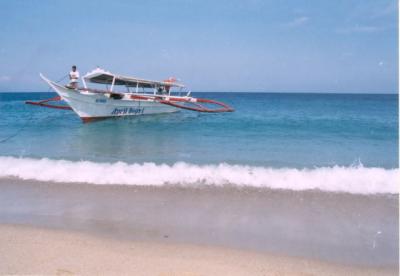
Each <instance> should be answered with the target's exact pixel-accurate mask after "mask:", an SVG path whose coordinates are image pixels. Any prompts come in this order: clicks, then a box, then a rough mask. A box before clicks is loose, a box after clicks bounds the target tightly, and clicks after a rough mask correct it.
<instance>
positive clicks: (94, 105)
mask: <svg viewBox="0 0 400 276" xmlns="http://www.w3.org/2000/svg"><path fill="white" fill-rule="evenodd" d="M42 78H43V79H44V80H45V81H46V82H47V83H48V84H49V85H50V86H51V87H52V88H53V89H54V91H56V92H57V94H58V95H59V96H60V97H61V98H62V99H63V100H64V101H65V102H67V104H68V105H69V106H70V107H71V108H72V110H73V111H74V112H75V113H76V114H78V116H79V117H80V118H81V119H82V120H83V121H84V122H89V121H93V120H98V119H104V118H109V117H123V116H138V115H146V114H160V113H172V112H177V111H178V110H179V109H177V108H176V107H172V106H168V105H165V104H162V103H159V102H155V101H148V100H132V99H131V98H129V97H127V96H125V97H124V98H122V99H113V98H110V97H109V95H106V94H99V93H92V92H86V91H83V92H82V91H79V90H75V89H71V88H67V87H64V86H62V85H59V84H56V83H54V82H52V81H50V80H48V79H46V78H45V77H43V76H42Z"/></svg>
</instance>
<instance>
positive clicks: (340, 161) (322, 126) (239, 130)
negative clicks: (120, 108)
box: [0, 93, 400, 194]
mask: <svg viewBox="0 0 400 276" xmlns="http://www.w3.org/2000/svg"><path fill="white" fill-rule="evenodd" d="M53 96H55V94H54V93H0V141H1V142H0V177H10V176H12V177H18V178H22V179H33V180H44V181H55V182H87V183H93V184H127V185H166V184H181V185H225V184H231V185H239V186H254V187H267V188H272V189H289V190H309V189H319V190H322V191H330V192H332V191H333V192H348V193H360V194H374V193H397V192H398V185H397V184H398V179H399V178H400V173H399V169H398V161H399V160H398V158H399V152H398V139H399V137H398V95H396V94H380V95H377V94H376V95H373V94H314V93H309V94H307V93H302V94H296V93H193V96H195V97H202V98H210V99H214V100H218V101H222V102H225V103H227V104H229V105H230V106H232V107H233V108H234V109H235V112H233V113H218V114H205V113H196V112H192V111H183V110H182V111H180V112H177V113H173V114H159V115H144V116H136V117H130V118H120V119H108V120H104V121H98V122H94V123H88V124H83V123H82V122H81V121H80V119H79V117H78V116H77V115H76V114H75V113H74V112H72V111H66V110H55V109H49V108H40V107H37V106H32V105H26V104H24V101H25V100H40V99H46V98H49V97H53Z"/></svg>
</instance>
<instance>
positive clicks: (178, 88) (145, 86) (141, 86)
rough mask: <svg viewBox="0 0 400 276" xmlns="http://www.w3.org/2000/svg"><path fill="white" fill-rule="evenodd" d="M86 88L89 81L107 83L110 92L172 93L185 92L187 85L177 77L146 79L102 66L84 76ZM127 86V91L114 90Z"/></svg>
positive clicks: (83, 80)
mask: <svg viewBox="0 0 400 276" xmlns="http://www.w3.org/2000/svg"><path fill="white" fill-rule="evenodd" d="M82 82H83V86H84V88H86V89H87V88H88V87H87V84H88V83H93V84H102V85H106V87H107V91H109V92H110V93H113V92H114V93H136V94H141V93H143V94H152V95H171V93H173V92H177V93H179V94H180V93H182V92H184V91H183V90H184V88H185V85H183V84H181V83H178V82H177V80H176V79H175V78H169V79H167V80H164V81H153V80H145V79H140V78H136V77H127V76H121V75H116V74H113V73H111V72H109V71H106V70H103V69H101V68H96V69H94V70H93V71H91V72H88V73H87V74H86V75H84V76H83V77H82ZM116 85H117V86H125V88H126V92H123V91H118V92H117V91H114V88H115V86H116Z"/></svg>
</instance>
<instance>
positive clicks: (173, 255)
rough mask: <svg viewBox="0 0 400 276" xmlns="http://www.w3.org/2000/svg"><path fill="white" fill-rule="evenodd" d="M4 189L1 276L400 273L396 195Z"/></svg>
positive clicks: (13, 184)
mask: <svg viewBox="0 0 400 276" xmlns="http://www.w3.org/2000/svg"><path fill="white" fill-rule="evenodd" d="M0 189H1V191H2V193H1V194H0V225H1V226H0V250H1V252H0V274H121V273H129V274H135V275H221V274H222V273H224V274H228V275H350V274H351V275H397V274H398V262H397V260H398V246H397V245H398V236H397V233H398V216H397V204H398V199H397V197H396V196H394V195H392V196H391V195H380V196H376V195H375V196H361V195H350V194H332V193H323V192H318V191H308V192H300V193H299V192H296V193H293V192H291V191H279V190H269V189H240V188H237V187H201V188H200V187H197V188H196V187H193V188H187V187H186V188H184V187H179V186H166V187H138V186H122V185H111V186H110V185H105V186H102V185H90V184H82V183H75V184H67V183H48V182H37V181H22V180H17V179H1V180H0Z"/></svg>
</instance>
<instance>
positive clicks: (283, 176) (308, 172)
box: [0, 157, 400, 194]
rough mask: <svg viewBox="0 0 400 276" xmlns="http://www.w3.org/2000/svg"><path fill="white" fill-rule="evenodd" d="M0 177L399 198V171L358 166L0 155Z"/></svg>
mask: <svg viewBox="0 0 400 276" xmlns="http://www.w3.org/2000/svg"><path fill="white" fill-rule="evenodd" d="M0 177H2V178H5V177H17V178H20V179H24V180H39V181H52V182H71V183H72V182H74V183H75V182H80V183H92V184H122V185H140V186H147V185H149V186H162V185H169V184H177V185H182V186H196V185H197V186H201V185H215V186H222V185H235V186H241V187H258V188H262V187H265V188H270V189H286V190H296V191H301V190H313V189H318V190H322V191H328V192H346V193H353V194H380V193H389V194H397V193H398V191H399V185H398V184H399V179H400V170H399V169H384V168H366V167H363V166H362V165H358V166H352V167H342V166H333V167H321V168H314V169H295V168H270V167H255V166H246V165H229V164H225V163H221V164H217V165H194V164H188V163H184V162H178V163H175V164H174V165H165V164H162V165H157V164H155V163H143V164H138V163H135V164H127V163H124V162H116V163H96V162H91V161H67V160H52V159H47V158H43V159H33V158H15V157H0Z"/></svg>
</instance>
